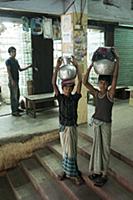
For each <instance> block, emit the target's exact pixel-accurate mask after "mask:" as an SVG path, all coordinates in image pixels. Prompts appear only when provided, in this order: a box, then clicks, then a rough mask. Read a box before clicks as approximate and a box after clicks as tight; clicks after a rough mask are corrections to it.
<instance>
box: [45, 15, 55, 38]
mask: <svg viewBox="0 0 133 200" xmlns="http://www.w3.org/2000/svg"><path fill="white" fill-rule="evenodd" d="M43 36H44V38H53V29H52V19H51V18H46V17H43Z"/></svg>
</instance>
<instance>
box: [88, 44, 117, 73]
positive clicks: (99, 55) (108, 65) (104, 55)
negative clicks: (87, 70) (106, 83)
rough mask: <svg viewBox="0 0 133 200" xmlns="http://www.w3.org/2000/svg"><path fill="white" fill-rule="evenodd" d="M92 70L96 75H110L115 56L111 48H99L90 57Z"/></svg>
mask: <svg viewBox="0 0 133 200" xmlns="http://www.w3.org/2000/svg"><path fill="white" fill-rule="evenodd" d="M92 61H93V66H94V70H95V72H96V73H97V74H101V75H112V73H113V70H114V61H115V54H114V53H113V48H111V47H99V48H98V49H97V50H96V51H95V52H94V54H93V57H92Z"/></svg>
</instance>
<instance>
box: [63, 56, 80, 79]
mask: <svg viewBox="0 0 133 200" xmlns="http://www.w3.org/2000/svg"><path fill="white" fill-rule="evenodd" d="M63 62H64V64H63V65H62V66H61V67H60V70H59V77H60V79H62V80H69V79H74V78H75V77H76V73H77V70H76V67H75V66H74V65H72V63H71V58H70V57H64V58H63Z"/></svg>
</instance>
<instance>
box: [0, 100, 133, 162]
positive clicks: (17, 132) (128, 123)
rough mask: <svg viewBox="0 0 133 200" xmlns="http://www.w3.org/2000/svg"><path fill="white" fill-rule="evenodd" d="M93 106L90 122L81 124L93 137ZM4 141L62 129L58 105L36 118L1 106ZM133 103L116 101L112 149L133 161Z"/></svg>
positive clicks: (0, 114)
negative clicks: (19, 114)
mask: <svg viewBox="0 0 133 200" xmlns="http://www.w3.org/2000/svg"><path fill="white" fill-rule="evenodd" d="M93 111H94V106H93V105H90V104H89V105H88V123H86V124H82V125H80V126H79V129H80V130H83V131H85V132H88V134H89V135H90V136H92V137H93V129H92V127H90V126H89V122H90V118H91V115H92V113H93ZM0 127H1V128H0V144H2V143H3V142H4V143H5V142H7V141H9V140H10V139H11V140H14V141H15V140H16V138H19V139H21V138H22V137H28V136H31V135H33V134H39V133H42V132H43V133H44V132H48V131H50V130H54V129H58V108H53V109H50V110H45V111H42V112H38V113H37V118H35V119H34V118H32V117H30V116H28V115H26V113H25V112H24V113H23V114H22V116H21V117H17V118H16V117H13V116H12V115H10V106H5V107H4V106H0ZM132 134H133V106H130V105H129V104H128V100H116V101H115V104H114V107H113V122H112V148H113V149H114V150H116V151H118V152H120V153H122V154H123V155H125V156H127V157H128V158H130V159H132V160H133V145H132V144H133V137H132Z"/></svg>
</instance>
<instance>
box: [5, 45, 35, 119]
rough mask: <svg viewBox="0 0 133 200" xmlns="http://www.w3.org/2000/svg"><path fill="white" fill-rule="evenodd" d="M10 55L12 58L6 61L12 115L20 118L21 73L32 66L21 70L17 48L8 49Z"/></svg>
mask: <svg viewBox="0 0 133 200" xmlns="http://www.w3.org/2000/svg"><path fill="white" fill-rule="evenodd" d="M8 53H9V55H10V57H9V58H8V59H7V60H6V62H5V63H6V66H7V72H8V78H9V84H8V86H9V90H10V100H11V111H12V115H13V116H16V117H19V116H21V115H20V112H21V111H22V110H20V109H19V98H20V90H19V71H24V70H26V69H28V68H30V67H32V65H29V66H27V67H25V68H21V67H20V65H19V62H18V60H17V59H16V58H15V57H16V48H15V47H10V48H9V49H8Z"/></svg>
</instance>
